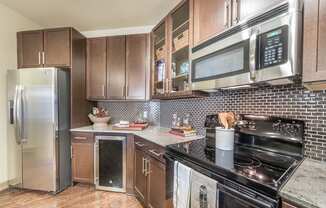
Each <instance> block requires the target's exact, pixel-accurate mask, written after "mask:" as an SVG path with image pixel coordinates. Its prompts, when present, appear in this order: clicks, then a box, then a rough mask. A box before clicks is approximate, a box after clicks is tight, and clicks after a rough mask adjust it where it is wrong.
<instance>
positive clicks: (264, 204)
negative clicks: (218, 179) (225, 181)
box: [218, 184, 275, 208]
mask: <svg viewBox="0 0 326 208" xmlns="http://www.w3.org/2000/svg"><path fill="white" fill-rule="evenodd" d="M218 190H219V191H220V192H222V193H225V194H228V195H231V196H232V197H234V198H237V199H238V200H240V201H242V202H244V203H249V204H252V205H255V206H257V207H263V208H275V206H274V205H273V204H272V203H268V202H265V201H262V200H258V199H255V198H253V197H250V196H248V195H246V194H244V193H241V192H239V191H237V190H235V189H232V188H229V187H227V186H224V185H222V184H218Z"/></svg>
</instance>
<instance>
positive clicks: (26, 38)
mask: <svg viewBox="0 0 326 208" xmlns="http://www.w3.org/2000/svg"><path fill="white" fill-rule="evenodd" d="M17 49H18V50H17V53H18V68H33V67H42V63H41V55H42V51H43V31H42V30H36V31H25V32H18V33H17Z"/></svg>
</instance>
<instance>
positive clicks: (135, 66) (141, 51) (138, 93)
mask: <svg viewBox="0 0 326 208" xmlns="http://www.w3.org/2000/svg"><path fill="white" fill-rule="evenodd" d="M126 53H127V54H126V99H127V100H145V99H146V86H147V83H146V82H147V81H148V80H147V77H146V75H147V71H148V68H149V58H148V35H146V34H141V35H128V36H127V39H126Z"/></svg>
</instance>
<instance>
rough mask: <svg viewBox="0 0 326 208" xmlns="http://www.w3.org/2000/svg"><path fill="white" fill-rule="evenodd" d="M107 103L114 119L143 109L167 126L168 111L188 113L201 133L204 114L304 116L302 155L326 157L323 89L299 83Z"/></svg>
mask: <svg viewBox="0 0 326 208" xmlns="http://www.w3.org/2000/svg"><path fill="white" fill-rule="evenodd" d="M99 105H100V106H103V107H107V108H108V109H109V110H110V112H111V115H112V116H113V118H114V120H119V119H120V118H121V119H127V120H132V119H134V118H135V117H136V116H137V112H139V111H143V110H144V109H145V110H147V111H148V112H149V114H150V118H151V120H152V122H153V123H154V124H157V125H158V124H159V125H161V126H164V127H170V126H171V120H172V114H173V113H178V115H180V116H182V115H184V114H185V113H190V114H191V115H192V123H193V125H194V127H195V128H196V129H197V130H198V132H199V134H202V135H204V134H205V129H204V128H203V126H204V121H205V117H206V115H210V114H215V113H217V112H221V111H234V112H236V113H247V114H256V115H274V116H281V117H286V118H294V119H300V120H304V121H305V122H306V128H305V155H306V156H307V157H310V158H313V159H317V160H322V161H326V91H319V92H310V91H307V90H305V89H304V88H303V87H301V86H295V85H287V86H277V87H264V88H256V89H255V88H254V89H243V90H227V91H219V92H217V93H216V94H214V95H212V96H211V97H208V98H198V99H183V100H171V101H160V102H136V103H135V102H125V103H121V102H119V103H112V102H110V103H109V102H108V103H106V102H105V103H103V102H102V103H99Z"/></svg>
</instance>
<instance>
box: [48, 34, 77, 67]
mask: <svg viewBox="0 0 326 208" xmlns="http://www.w3.org/2000/svg"><path fill="white" fill-rule="evenodd" d="M70 40H71V38H70V28H58V29H49V30H45V31H44V52H43V53H44V65H45V66H46V67H55V66H56V67H70V66H71V63H70V61H71V41H70Z"/></svg>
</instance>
